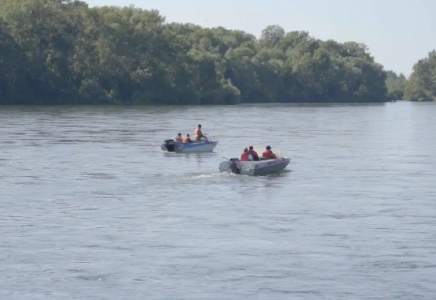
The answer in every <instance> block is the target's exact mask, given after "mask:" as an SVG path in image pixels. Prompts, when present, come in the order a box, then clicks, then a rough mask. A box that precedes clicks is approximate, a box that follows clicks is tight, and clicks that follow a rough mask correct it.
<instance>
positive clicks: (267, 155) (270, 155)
mask: <svg viewBox="0 0 436 300" xmlns="http://www.w3.org/2000/svg"><path fill="white" fill-rule="evenodd" d="M262 157H263V158H269V159H274V158H277V156H276V155H275V154H274V153H273V152H272V151H271V147H270V146H266V150H265V151H264V152H263V153H262Z"/></svg>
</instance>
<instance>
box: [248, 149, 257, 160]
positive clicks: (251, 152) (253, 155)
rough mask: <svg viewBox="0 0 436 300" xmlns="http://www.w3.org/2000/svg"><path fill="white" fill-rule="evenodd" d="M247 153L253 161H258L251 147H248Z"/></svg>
mask: <svg viewBox="0 0 436 300" xmlns="http://www.w3.org/2000/svg"><path fill="white" fill-rule="evenodd" d="M248 153H249V154H250V155H251V156H252V157H253V160H254V161H258V160H259V155H258V154H257V152H256V151H254V149H253V146H250V147H248Z"/></svg>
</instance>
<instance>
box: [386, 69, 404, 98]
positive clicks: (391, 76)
mask: <svg viewBox="0 0 436 300" xmlns="http://www.w3.org/2000/svg"><path fill="white" fill-rule="evenodd" d="M406 86H407V79H406V77H405V76H404V75H403V74H400V75H397V74H396V73H394V72H392V71H388V72H387V78H386V87H387V89H388V99H389V100H403V99H405V98H404V91H405V89H406Z"/></svg>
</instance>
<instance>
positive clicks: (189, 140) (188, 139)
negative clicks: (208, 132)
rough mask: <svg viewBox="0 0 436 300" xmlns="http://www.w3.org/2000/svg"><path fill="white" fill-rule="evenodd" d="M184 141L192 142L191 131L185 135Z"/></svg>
mask: <svg viewBox="0 0 436 300" xmlns="http://www.w3.org/2000/svg"><path fill="white" fill-rule="evenodd" d="M183 142H184V143H192V141H191V137H190V136H189V133H188V134H186V137H185V139H184V140H183Z"/></svg>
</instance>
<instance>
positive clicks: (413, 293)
mask: <svg viewBox="0 0 436 300" xmlns="http://www.w3.org/2000/svg"><path fill="white" fill-rule="evenodd" d="M198 123H201V124H202V125H203V129H204V130H203V131H204V132H209V133H211V134H212V135H214V136H215V137H216V138H217V139H218V140H219V144H218V146H217V148H216V149H215V151H214V152H213V153H208V154H207V153H206V154H191V155H186V154H168V153H164V152H162V151H161V150H160V144H161V143H162V142H163V140H164V139H167V138H173V137H174V136H175V134H176V133H177V132H182V134H183V135H185V134H186V133H191V134H192V133H193V131H194V129H195V127H196V125H197V124H198ZM0 136H1V139H0V236H1V242H0V299H5V300H16V299H20V300H21V299H23V300H33V299H90V300H91V299H92V300H98V299H117V300H118V299H120V300H121V299H129V300H130V299H135V300H136V299H332V300H333V299H335V300H336V299H347V300H349V299H383V300H386V299H404V300H411V299H431V300H433V299H435V297H436V103H409V102H396V103H387V104H367V105H342V104H341V105H249V106H202V107H0ZM251 144H254V145H255V146H256V145H260V146H262V147H264V146H266V145H268V144H269V145H271V146H272V147H273V150H274V148H275V147H280V148H282V149H283V150H284V152H285V154H287V155H288V156H290V157H291V158H292V161H291V164H290V165H289V166H288V168H287V172H285V173H283V174H280V175H276V176H269V177H248V176H236V175H233V176H232V175H226V174H220V173H219V171H218V165H219V163H220V162H221V161H222V160H223V159H222V157H223V156H225V157H235V156H239V155H240V153H241V152H242V150H243V148H244V147H246V146H249V145H251Z"/></svg>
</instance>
